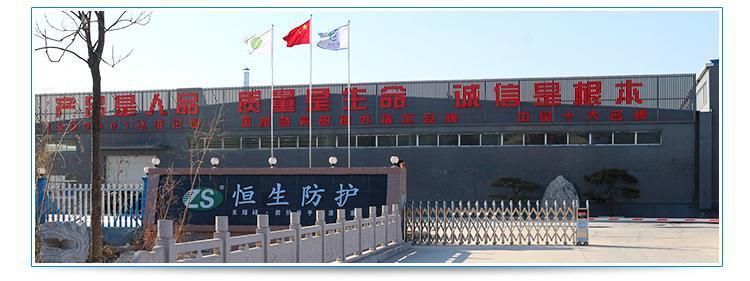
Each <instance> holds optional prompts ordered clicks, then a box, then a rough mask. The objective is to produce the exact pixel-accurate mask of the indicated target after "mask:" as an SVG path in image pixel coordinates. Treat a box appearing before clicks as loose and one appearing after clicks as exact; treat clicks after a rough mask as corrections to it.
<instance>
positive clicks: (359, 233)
mask: <svg viewBox="0 0 750 281" xmlns="http://www.w3.org/2000/svg"><path fill="white" fill-rule="evenodd" d="M354 220H355V221H356V222H357V227H356V229H357V252H356V254H357V256H361V255H362V208H354Z"/></svg>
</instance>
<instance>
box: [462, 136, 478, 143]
mask: <svg viewBox="0 0 750 281" xmlns="http://www.w3.org/2000/svg"><path fill="white" fill-rule="evenodd" d="M461 145H479V134H462V135H461Z"/></svg>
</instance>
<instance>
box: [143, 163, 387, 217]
mask: <svg viewBox="0 0 750 281" xmlns="http://www.w3.org/2000/svg"><path fill="white" fill-rule="evenodd" d="M160 186H162V187H163V186H174V193H173V194H174V197H173V198H175V200H173V201H172V202H171V205H170V207H169V210H168V212H169V217H171V218H179V217H180V216H181V215H182V214H183V212H185V211H187V220H186V224H192V225H212V224H214V217H215V216H227V217H229V224H230V225H255V224H256V216H257V215H258V214H268V217H269V224H270V225H289V214H290V213H291V212H295V211H301V220H302V225H312V224H315V211H316V210H325V213H326V221H327V222H334V221H335V220H336V210H337V209H346V211H347V212H346V213H347V219H352V218H353V216H354V208H362V212H363V215H364V216H365V217H367V216H369V209H368V207H370V206H382V205H386V192H387V175H358V174H352V175H201V176H194V177H191V176H188V175H179V176H171V177H165V176H161V177H160ZM156 200H157V201H158V200H165V199H164V198H157V199H156ZM157 204H159V203H157ZM378 212H380V208H378ZM157 216H159V217H161V216H160V215H159V214H157Z"/></svg>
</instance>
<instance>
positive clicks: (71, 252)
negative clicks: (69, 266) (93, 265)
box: [39, 221, 89, 263]
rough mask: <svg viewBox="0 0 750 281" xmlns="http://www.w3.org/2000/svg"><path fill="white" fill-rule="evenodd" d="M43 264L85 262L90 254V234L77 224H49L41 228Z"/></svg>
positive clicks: (86, 229)
mask: <svg viewBox="0 0 750 281" xmlns="http://www.w3.org/2000/svg"><path fill="white" fill-rule="evenodd" d="M39 238H40V239H41V242H42V247H41V249H39V259H40V261H41V262H64V263H78V262H85V261H86V258H87V257H88V254H89V232H88V228H87V227H86V225H84V224H80V223H77V222H72V221H71V222H47V223H44V224H42V225H40V226H39Z"/></svg>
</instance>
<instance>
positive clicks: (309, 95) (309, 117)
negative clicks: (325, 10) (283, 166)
mask: <svg viewBox="0 0 750 281" xmlns="http://www.w3.org/2000/svg"><path fill="white" fill-rule="evenodd" d="M309 27H310V28H308V29H307V32H308V38H309V40H310V42H309V44H310V88H309V89H308V92H307V107H308V109H309V110H308V112H307V125H308V126H307V127H308V148H307V161H308V166H309V167H310V168H312V123H313V120H312V71H313V66H312V49H313V48H312V45H313V44H312V14H310V26H309Z"/></svg>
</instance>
